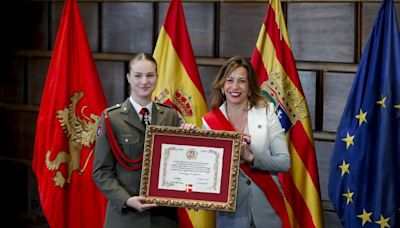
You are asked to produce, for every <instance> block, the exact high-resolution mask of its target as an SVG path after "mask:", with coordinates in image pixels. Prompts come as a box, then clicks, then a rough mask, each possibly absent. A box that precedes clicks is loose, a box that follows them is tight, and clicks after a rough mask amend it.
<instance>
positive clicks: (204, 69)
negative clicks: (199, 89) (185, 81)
mask: <svg viewBox="0 0 400 228" xmlns="http://www.w3.org/2000/svg"><path fill="white" fill-rule="evenodd" d="M219 68H220V67H215V66H199V73H200V77H201V84H202V85H203V89H204V93H205V95H206V101H207V105H208V109H209V110H211V109H210V104H211V102H210V96H211V83H212V82H213V81H214V78H215V76H216V75H217V73H218V71H219Z"/></svg>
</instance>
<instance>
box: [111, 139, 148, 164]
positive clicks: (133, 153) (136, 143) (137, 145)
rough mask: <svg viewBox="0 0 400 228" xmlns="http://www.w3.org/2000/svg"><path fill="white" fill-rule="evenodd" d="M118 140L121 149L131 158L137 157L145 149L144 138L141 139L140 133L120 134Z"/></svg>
mask: <svg viewBox="0 0 400 228" xmlns="http://www.w3.org/2000/svg"><path fill="white" fill-rule="evenodd" d="M117 141H118V144H119V146H120V148H121V150H122V151H123V152H124V154H125V155H127V156H128V157H129V158H130V159H135V158H136V157H137V156H138V155H139V154H141V153H142V151H143V140H140V136H139V135H118V136H117ZM138 150H140V151H138Z"/></svg>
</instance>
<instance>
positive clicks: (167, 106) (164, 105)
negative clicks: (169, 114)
mask: <svg viewBox="0 0 400 228" xmlns="http://www.w3.org/2000/svg"><path fill="white" fill-rule="evenodd" d="M155 103H156V104H157V105H160V106H163V107H166V108H171V109H172V107H171V106H169V105H166V104H161V103H158V102H155Z"/></svg>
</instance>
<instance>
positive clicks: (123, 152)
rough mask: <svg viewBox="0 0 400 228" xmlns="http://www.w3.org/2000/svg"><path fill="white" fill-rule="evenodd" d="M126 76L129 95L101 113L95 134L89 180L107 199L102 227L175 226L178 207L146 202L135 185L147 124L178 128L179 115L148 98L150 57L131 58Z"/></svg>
mask: <svg viewBox="0 0 400 228" xmlns="http://www.w3.org/2000/svg"><path fill="white" fill-rule="evenodd" d="M126 78H127V80H128V82H129V85H130V97H129V98H128V99H126V100H125V101H124V102H123V103H122V104H117V105H115V106H112V107H110V108H107V109H106V110H105V111H104V113H103V115H102V117H101V120H100V124H99V127H98V132H97V142H96V148H95V156H94V162H93V179H94V181H95V183H96V185H97V187H98V188H99V189H100V190H101V191H102V192H103V194H104V195H105V196H106V198H107V199H108V205H107V211H106V218H105V225H104V226H105V227H112V228H119V227H121V228H122V227H140V228H146V227H177V226H178V219H177V210H176V208H171V207H170V208H168V207H157V205H155V204H147V203H145V202H144V201H143V200H144V198H143V197H141V196H139V188H140V177H141V164H142V154H143V147H144V137H145V135H144V133H145V128H146V127H145V125H146V124H153V125H165V126H179V124H180V120H179V117H178V114H177V112H176V111H175V110H174V109H172V108H169V107H167V106H164V105H161V104H158V103H155V102H152V100H151V94H152V92H153V90H154V88H155V86H156V83H157V79H158V75H157V63H156V61H155V59H154V58H153V57H152V56H151V55H149V54H146V53H140V54H138V55H136V56H135V57H134V58H132V60H131V61H130V62H129V73H127V75H126ZM146 109H147V110H146ZM193 127H194V126H191V125H190V124H189V125H188V124H185V125H183V128H189V129H190V128H193Z"/></svg>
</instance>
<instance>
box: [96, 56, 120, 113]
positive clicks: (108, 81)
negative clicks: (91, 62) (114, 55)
mask: <svg viewBox="0 0 400 228" xmlns="http://www.w3.org/2000/svg"><path fill="white" fill-rule="evenodd" d="M96 65H97V69H98V71H99V77H100V80H101V84H102V86H103V90H104V93H105V95H106V99H107V106H112V105H115V104H120V103H121V102H122V101H124V100H125V98H126V96H127V94H125V83H126V76H125V75H126V70H125V63H124V62H111V61H97V62H96Z"/></svg>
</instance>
